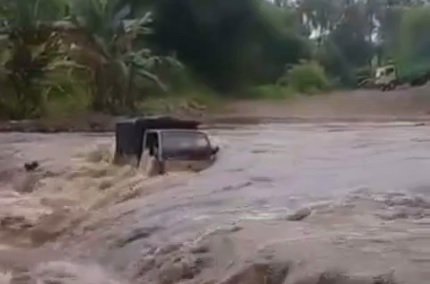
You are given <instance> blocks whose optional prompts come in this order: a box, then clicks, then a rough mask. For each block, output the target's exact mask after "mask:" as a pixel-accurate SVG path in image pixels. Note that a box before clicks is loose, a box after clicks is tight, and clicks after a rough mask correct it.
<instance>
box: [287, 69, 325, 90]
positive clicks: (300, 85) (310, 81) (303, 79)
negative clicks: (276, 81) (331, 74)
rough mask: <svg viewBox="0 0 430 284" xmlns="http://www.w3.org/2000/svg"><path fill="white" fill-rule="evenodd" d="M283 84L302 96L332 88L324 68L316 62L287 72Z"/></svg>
mask: <svg viewBox="0 0 430 284" xmlns="http://www.w3.org/2000/svg"><path fill="white" fill-rule="evenodd" d="M283 82H284V84H285V83H286V84H287V85H288V86H290V87H291V88H292V89H293V90H295V91H297V92H299V93H301V94H309V93H313V92H315V91H321V90H327V89H328V88H329V87H330V83H329V79H328V78H327V75H326V73H325V71H324V68H323V67H322V66H321V65H320V64H319V63H317V62H315V61H304V62H302V63H301V64H298V65H295V66H294V67H292V68H291V69H290V70H289V71H288V72H287V74H286V78H285V80H284V81H283Z"/></svg>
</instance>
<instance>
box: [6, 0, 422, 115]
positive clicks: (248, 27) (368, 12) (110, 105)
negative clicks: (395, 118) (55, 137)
mask: <svg viewBox="0 0 430 284" xmlns="http://www.w3.org/2000/svg"><path fill="white" fill-rule="evenodd" d="M427 5H428V4H427V1H424V0H421V1H419V0H415V1H414V0H396V1H388V0H360V1H349V0H297V1H289V0H277V1H266V0H235V1H231V0H177V1H170V0H141V1H137V0H20V1H17V0H0V118H7V119H24V118H39V117H54V118H55V117H58V116H65V115H66V116H72V115H76V114H80V113H85V112H92V111H95V112H106V113H111V114H119V113H133V112H155V111H170V110H172V109H175V108H179V109H187V108H188V109H192V110H200V111H203V110H204V109H205V108H204V106H205V105H218V102H219V101H220V100H225V99H234V98H245V97H246V98H263V99H284V98H288V97H292V96H295V95H297V94H314V93H318V92H321V91H325V90H328V89H331V88H351V87H355V86H357V85H358V84H360V82H362V81H363V80H365V77H366V76H367V75H368V74H371V72H372V68H373V67H374V66H373V65H372V62H373V64H374V62H379V63H381V64H382V63H384V62H387V61H388V60H393V61H395V62H398V64H399V66H402V68H404V69H405V70H415V69H416V68H421V67H420V66H421V65H422V64H423V62H430V37H428V36H427V31H428V30H429V29H430V20H429V19H430V8H429V7H428V6H427ZM375 60H376V61H375Z"/></svg>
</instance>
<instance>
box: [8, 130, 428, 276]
mask: <svg viewBox="0 0 430 284" xmlns="http://www.w3.org/2000/svg"><path fill="white" fill-rule="evenodd" d="M227 126H228V127H225V126H223V125H217V126H216V127H210V128H209V129H208V132H209V133H210V134H211V135H212V136H213V137H214V141H215V142H216V143H217V144H219V145H220V147H221V149H222V150H221V152H220V155H219V157H218V161H217V162H216V163H215V164H214V166H212V167H211V168H209V169H208V170H206V171H203V172H201V173H198V174H170V175H168V176H166V177H162V178H158V180H157V181H156V182H155V183H154V184H153V185H151V186H152V187H153V189H152V190H151V194H147V195H144V196H140V197H139V196H137V197H135V198H133V199H130V200H127V201H125V202H116V203H117V204H116V205H114V204H112V205H110V206H107V207H104V208H102V209H100V210H95V212H94V213H91V215H88V216H89V217H88V218H87V219H86V220H85V221H83V222H82V223H81V224H79V225H77V226H76V228H74V230H72V232H71V233H70V234H67V235H65V236H62V237H60V239H58V240H57V241H56V242H51V243H47V244H45V245H44V247H43V249H46V250H47V251H49V252H50V253H49V257H47V255H48V254H46V255H44V254H43V253H42V252H40V251H39V254H37V253H36V254H35V255H39V256H40V259H39V260H37V259H36V260H34V262H35V263H38V262H39V264H40V262H43V261H46V260H47V259H50V258H52V259H55V260H64V261H66V264H64V263H63V264H61V263H60V264H58V263H57V264H52V265H53V266H54V267H57V268H55V269H57V270H68V271H69V273H71V274H73V273H75V274H80V273H81V274H82V273H83V274H85V273H87V274H88V275H89V276H87V278H88V279H90V278H91V279H90V280H88V279H87V280H85V281H84V280H80V282H79V281H75V282H67V281H66V280H64V282H60V283H94V284H95V283H108V282H104V281H105V280H102V279H106V278H108V277H107V276H106V275H115V277H117V278H118V279H120V280H119V282H118V283H125V281H130V282H131V283H133V281H136V283H179V282H181V283H182V282H183V283H218V282H210V281H209V280H208V279H209V278H208V279H206V278H201V279H198V278H195V282H192V281H193V277H194V276H195V275H194V274H197V273H196V272H195V271H194V270H193V273H194V274H193V273H191V272H190V273H188V272H187V273H185V272H184V271H182V270H181V273H179V274H180V275H179V276H178V272H177V270H175V271H176V272H174V273H173V272H172V273H173V275H174V276H169V277H171V278H169V279H170V280H169V279H167V280H166V279H164V278H163V277H164V276H163V277H161V276H160V272H159V271H158V270H160V271H164V270H163V269H162V268H163V263H168V262H169V261H170V260H169V258H175V255H171V253H173V252H176V250H177V247H178V246H181V245H183V244H184V243H195V242H197V240H202V239H205V238H206V237H207V236H208V235H210V234H211V232H217V231H219V230H221V231H223V230H224V232H227V233H232V232H233V233H234V232H236V231H243V233H241V234H242V235H240V234H239V235H235V236H234V237H232V238H229V237H226V236H225V235H223V234H222V235H221V236H219V235H217V236H215V237H214V239H210V240H209V241H210V242H212V245H213V247H214V248H215V252H214V253H213V254H214V257H215V259H218V260H219V262H220V263H218V264H213V267H216V269H215V268H214V269H213V271H212V272H211V273H212V274H211V273H209V274H208V275H212V277H215V278H216V276H214V275H216V273H225V272H226V271H230V270H229V269H232V267H233V268H234V267H235V266H234V265H236V264H237V262H241V261H243V262H246V261H245V260H243V259H242V260H241V261H240V260H238V259H240V257H241V256H243V255H246V254H247V253H249V252H250V251H253V250H254V249H256V247H258V246H259V245H262V244H265V243H266V242H268V243H270V244H271V245H272V246H273V245H274V243H277V241H279V240H277V238H276V236H277V237H278V238H281V236H283V237H282V238H285V239H288V240H292V239H294V240H300V243H297V246H294V247H293V248H292V249H291V250H289V252H288V253H291V254H294V255H295V256H297V255H299V254H300V253H303V255H307V253H306V250H307V249H309V254H317V255H318V256H319V255H321V259H319V260H318V261H319V262H321V263H323V262H324V260H327V261H326V262H327V263H334V262H333V259H337V261H339V258H341V257H343V256H345V260H346V259H348V261H349V263H350V267H352V266H357V267H362V270H363V271H367V269H368V268H366V267H367V266H366V265H365V264H366V263H367V264H369V265H374V266H373V267H378V268H379V266H381V273H385V272H387V271H386V269H389V267H394V268H395V269H399V271H400V276H401V277H406V278H408V277H410V276H411V275H414V277H416V278H414V279H412V278H410V279H411V281H410V282H405V283H425V282H421V281H424V280H423V279H430V275H429V274H428V269H426V267H428V268H429V267H430V255H429V253H430V252H429V251H428V250H429V246H430V244H429V242H428V236H429V235H430V232H429V230H428V224H430V223H425V222H427V221H426V220H428V217H429V215H428V214H429V212H428V209H429V208H428V204H429V203H426V202H427V201H426V200H428V198H429V196H430V175H429V169H430V125H427V124H425V123H424V124H421V123H420V124H417V123H416V122H360V123H350V122H325V123H315V122H314V123H300V124H294V123H289V124H287V123H261V124H247V125H235V124H229V125H227ZM0 141H1V143H0V161H1V164H0V177H1V181H2V184H1V186H2V188H3V192H5V191H8V190H11V189H12V188H13V187H14V185H15V184H16V183H17V182H18V181H17V180H19V179H20V178H22V177H23V176H24V175H25V173H24V172H23V170H22V169H20V168H22V164H23V163H24V162H27V161H32V160H37V161H40V163H41V165H42V168H43V171H45V172H50V173H51V175H53V176H56V175H58V177H57V178H58V179H59V182H60V183H61V182H62V179H64V182H66V179H67V178H65V177H64V176H62V175H63V174H64V173H67V171H69V170H70V167H71V166H70V165H71V163H72V160H73V159H74V155H75V153H76V151H82V150H85V148H86V147H87V146H89V145H94V144H96V143H112V135H111V134H109V133H107V134H103V135H98V134H79V133H74V134H44V135H42V134H22V133H2V134H0ZM89 184H90V183H80V184H76V190H78V189H79V190H81V191H82V190H85V186H88V187H89V186H90V185H89ZM140 186H145V184H143V185H140ZM78 187H83V188H78ZM58 190H61V189H58ZM358 193H364V195H365V196H370V199H369V200H370V201H366V202H361V203H357V204H358V205H357V204H355V203H354V206H350V207H351V208H355V209H348V210H353V212H352V211H351V212H352V213H351V212H350V211H342V210H346V209H342V210H341V211H340V212H341V213H339V214H337V215H334V217H333V216H332V217H327V218H326V217H321V219H315V220H314V219H312V218H311V219H310V221H309V222H310V223H304V225H300V226H299V225H296V224H287V225H285V222H284V223H282V225H281V223H277V222H279V220H284V221H285V219H286V216H287V215H288V214H291V213H292V212H294V211H295V210H297V209H300V208H303V207H305V206H309V205H310V204H326V203H335V202H337V201H339V200H343V199H345V198H348V197H351V196H354V194H358ZM63 194H64V196H65V197H67V194H68V193H67V192H65V193H63ZM378 194H381V196H397V195H398V194H400V195H401V196H408V197H411V196H412V198H415V197H419V198H420V199H419V200H421V201H422V202H421V203H419V204H421V205H420V206H421V207H422V208H421V209H422V210H427V211H420V214H421V215H420V220H421V221H422V222H423V223H420V225H416V224H415V223H414V224H415V225H410V224H403V223H389V225H384V224H385V223H384V222H385V221H382V219H377V220H376V219H372V218H373V217H369V216H370V215H371V214H370V215H369V216H368V219H366V218H367V217H363V216H365V215H366V214H367V212H370V210H376V209H378V210H379V209H381V210H385V209H386V207H387V205H386V204H388V203H387V202H385V201H384V202H385V203H384V202H382V203H383V204H384V205H383V206H382V205H381V206H380V205H375V204H374V203H372V202H376V201H375V200H378V196H380V195H378ZM87 198H88V196H87ZM384 198H385V197H384ZM369 202H370V203H369ZM378 202H379V201H378ZM362 204H364V205H362ZM369 204H371V205H369ZM378 204H379V203H378ZM423 204H424V205H423ZM361 206H362V207H361ZM412 207H413V206H412ZM348 208H349V207H348ZM375 208H376V209H375ZM421 209H420V210H421ZM17 210H18V209H17ZM342 212H343V213H342ZM349 214H350V215H351V216H354V217H351V219H345V220H344V219H342V218H346V217H345V216H349ZM342 215H345V216H342ZM360 215H363V216H360ZM366 216H367V215H366ZM372 216H373V215H372ZM408 216H409V215H408ZM317 218H318V217H317ZM360 218H362V219H360ZM393 219H396V218H393ZM406 219H407V218H406ZM401 222H403V221H401ZM405 222H406V221H405ZM249 224H250V225H249ZM422 224H424V225H422ZM425 224H427V225H425ZM384 226H386V227H384ZM413 226H418V227H413ZM324 230H328V231H327V232H326V231H324ZM385 231H389V232H392V234H391V233H390V234H389V233H387V234H385V235H384V232H385ZM270 232H273V234H276V236H274V235H272V234H271V233H270ZM322 232H325V233H322ZM347 232H349V233H350V235H345V236H344V234H347ZM364 232H366V233H364ZM401 232H403V233H404V232H408V233H407V234H404V235H403V234H401ZM309 234H310V235H311V236H312V235H314V236H316V237H317V236H324V237H321V238H320V239H321V240H324V241H320V242H308V241H306V240H309ZM361 234H362V238H359V237H358V236H359V235H361ZM366 234H368V235H366ZM305 236H308V237H305ZM370 236H372V237H374V236H381V238H383V239H385V241H381V240H378V241H374V240H373V241H371V240H369V239H367V238H370ZM425 236H427V238H426V237H425ZM326 238H329V239H330V240H331V241H333V242H330V244H328V243H326V241H327V240H326ZM339 238H341V239H342V241H341V243H342V244H343V245H345V247H342V253H340V254H336V253H335V252H336V249H337V248H336V249H335V248H334V247H333V249H330V250H326V251H324V250H322V251H323V252H321V253H320V252H319V249H316V247H327V248H330V246H332V245H333V244H334V243H335V241H336V242H337V243H338V242H339ZM348 238H351V241H350V242H348V241H346V240H348ZM396 238H397V239H398V243H399V244H401V245H402V248H403V254H402V252H401V251H395V249H394V248H395V247H396V246H395V244H394V241H387V240H386V239H388V240H394V239H396ZM426 239H427V241H425V240H426ZM337 243H336V244H337ZM375 243H381V244H384V247H378V249H381V251H380V253H381V255H383V254H386V256H387V259H385V260H381V261H379V262H377V260H376V258H377V257H375V256H373V255H372V257H371V258H372V259H374V260H375V262H374V263H373V262H368V260H367V259H366V255H367V257H368V256H369V253H370V251H372V250H374V251H375V250H376V251H378V250H377V249H376V248H375V247H374V246H373V244H375ZM412 243H414V244H415V246H413V247H412V246H411V245H410V244H412ZM289 244H291V242H289ZM369 244H372V245H369ZM418 244H419V246H420V247H419V248H417V247H416V246H417V245H418ZM385 245H386V246H385ZM285 247H287V246H282V248H279V247H276V246H275V248H272V249H274V250H275V251H277V250H279V251H282V250H283V249H285ZM351 247H354V248H357V249H362V248H365V249H367V250H369V251H367V252H366V251H364V250H363V251H360V254H355V253H354V252H349V251H347V250H350V249H351ZM160 250H161V251H162V252H161V254H163V251H164V253H165V254H166V255H168V258H166V259H164V261H163V262H162V263H161V264H158V265H156V263H154V262H150V263H152V264H150V265H149V266H150V268H148V267H147V266H148V264H147V263H146V262H145V263H142V261H143V259H145V260H147V258H148V257H150V256H151V257H154V255H159V254H160ZM42 251H43V250H42ZM317 251H318V253H317ZM394 251H395V253H394ZM418 251H420V252H418ZM328 252H330V253H328ZM405 252H407V253H408V254H405ZM414 252H415V255H414ZM9 253H10V252H9ZM390 253H392V259H393V260H390V258H388V256H391V254H390ZM409 254H410V255H409ZM217 255H218V258H217ZM405 255H407V257H406V256H405ZM0 256H1V253H0ZM157 257H158V256H157ZM408 257H409V258H408ZM1 258H2V257H0V260H1ZM3 258H10V257H9V255H8V256H7V257H3ZM42 259H43V261H42ZM160 259H163V258H162V257H160ZM180 259H181V258H180ZM229 259H230V260H229ZM235 259H236V262H235ZM312 259H318V258H316V257H315V258H312ZM412 259H419V260H416V262H417V263H419V264H418V265H410V264H409V262H408V261H412ZM69 261H70V262H69ZM151 261H153V260H152V259H151ZM181 261H182V260H180V261H179V262H180V263H182V262H181ZM303 261H306V262H308V261H309V259H304V260H303ZM354 261H355V262H356V263H355V264H354ZM391 261H392V262H391ZM230 262H232V263H230ZM72 263H75V264H72ZM76 263H79V264H76ZM85 263H90V264H87V265H86V264H85ZM229 263H230V264H229ZM33 264H34V263H33ZM356 264H359V265H356ZM55 265H57V266H55ZM82 265H83V266H82ZM136 265H137V266H139V267H140V268H139V269H140V270H139V269H138V270H139V271H140V272H136V269H137V268H136ZM175 265H176V264H175ZM209 266H210V265H209ZM100 267H103V268H100ZM38 269H39V270H37V271H39V272H40V270H42V271H45V270H49V269H48V268H46V267H44V268H43V267H42V268H40V267H39V268H38ZM43 269H45V270H43ZM52 269H54V268H52ZM55 269H54V270H55ZM157 269H158V270H157ZM217 269H218V270H217ZM153 270H157V271H158V272H157V273H158V274H152V273H155V272H154V271H153ZM70 271H71V272H70ZM84 271H86V272H85V273H84ZM426 271H427V272H426ZM45 272H46V271H45ZM146 272H147V273H146ZM164 272H166V271H164ZM164 272H163V273H164ZM168 272H169V273H167V272H166V273H167V274H166V273H165V275H171V274H170V272H171V270H169V271H168ZM199 272H200V270H199ZM40 273H42V272H40ZM145 273H146V274H145ZM163 273H162V274H163ZM175 273H176V274H175ZM247 273H248V272H247ZM252 273H254V272H252ZM402 273H403V274H402ZM87 274H85V275H87ZM191 274H192V275H191ZM257 274H258V273H257ZM100 275H104V276H100ZM147 275H149V276H147ZM163 275H164V274H163ZM190 275H191V276H190ZM202 275H205V274H204V273H203V274H202ZM247 275H248V274H247ZM224 276H225V275H223V276H222V277H221V276H219V278H218V279H217V280H221V279H222V278H224ZM97 277H99V278H97ZM103 277H104V278H103ZM136 277H137V278H136ZM139 277H141V278H139ZM145 277H147V278H145ZM160 277H161V278H160ZM201 277H206V276H201ZM208 277H209V276H208ZM244 277H245V276H244ZM246 277H248V278H249V275H248V276H246ZM246 277H245V278H240V279H241V280H240V279H239V280H234V279H236V278H234V277H233V278H232V279H233V280H231V281H230V282H228V281H227V280H226V281H225V282H219V283H232V284H234V283H257V284H259V283H265V282H258V281H257V282H249V281H245V280H243V279H247V278H246ZM426 277H429V278H426ZM251 278H252V277H251ZM254 278H255V277H254ZM257 278H258V277H257ZM97 279H98V280H97ZM121 279H122V280H121ZM136 279H138V280H136ZM139 279H140V280H139ZM142 279H145V280H142ZM163 279H164V280H163ZM402 279H405V278H402ZM187 281H189V282H187ZM190 281H191V282H190ZM205 281H209V282H205ZM241 281H242V282H241ZM112 283H114V282H112ZM273 283H275V282H273ZM276 283H279V284H281V283H284V282H282V281H281V282H276ZM285 283H296V282H285ZM297 283H299V282H297ZM300 283H302V282H300ZM309 283H311V282H309ZM312 283H320V282H312ZM321 283H323V282H321ZM324 283H325V282H324ZM328 283H330V282H328ZM333 283H349V282H333ZM351 283H362V282H351ZM363 283H367V282H363ZM369 283H370V282H369ZM372 283H373V282H372ZM374 283H377V282H374ZM381 283H382V282H381ZM387 283H388V282H387Z"/></svg>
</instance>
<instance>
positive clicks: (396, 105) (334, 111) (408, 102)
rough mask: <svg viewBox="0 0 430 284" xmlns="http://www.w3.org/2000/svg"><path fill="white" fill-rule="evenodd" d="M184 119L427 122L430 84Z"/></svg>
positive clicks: (13, 127) (94, 121) (102, 119)
mask: <svg viewBox="0 0 430 284" xmlns="http://www.w3.org/2000/svg"><path fill="white" fill-rule="evenodd" d="M159 114H160V115H166V114H167V115H173V116H176V117H180V118H184V119H197V120H199V121H202V122H203V123H205V124H207V125H209V126H210V125H213V124H217V123H241V124H243V123H251V124H252V123H262V122H266V123H270V122H282V123H288V122H291V123H300V122H323V121H324V122H333V121H338V122H339V121H343V122H360V121H373V122H377V121H378V122H384V121H385V122H387V121H399V120H400V121H417V122H423V121H428V120H429V118H430V86H423V87H419V88H402V89H397V90H395V91H390V92H381V91H379V90H356V91H344V92H334V93H331V94H322V95H316V96H302V97H297V98H294V99H288V100H286V101H282V100H274V101H270V100H250V101H229V102H225V103H224V105H223V107H222V108H220V109H219V110H218V111H214V110H211V111H210V112H209V111H206V110H205V108H204V107H203V106H197V107H196V106H194V107H193V106H188V105H187V106H186V107H185V108H180V109H178V110H172V111H171V112H169V113H159ZM122 118H123V117H112V116H109V115H103V114H84V115H79V116H78V117H67V118H59V119H42V120H34V121H3V122H0V132H10V131H18V132H39V133H57V132H112V131H113V130H114V127H115V122H116V121H118V120H119V119H122Z"/></svg>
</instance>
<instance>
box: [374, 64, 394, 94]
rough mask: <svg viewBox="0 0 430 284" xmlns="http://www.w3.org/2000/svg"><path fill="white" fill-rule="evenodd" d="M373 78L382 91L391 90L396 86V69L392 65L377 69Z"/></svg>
mask: <svg viewBox="0 0 430 284" xmlns="http://www.w3.org/2000/svg"><path fill="white" fill-rule="evenodd" d="M375 77H376V78H375V84H376V86H377V87H378V88H380V89H381V90H382V91H387V90H392V89H395V88H396V86H397V82H398V78H397V69H396V66H394V65H392V64H391V65H386V66H382V67H378V68H377V69H376V74H375Z"/></svg>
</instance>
